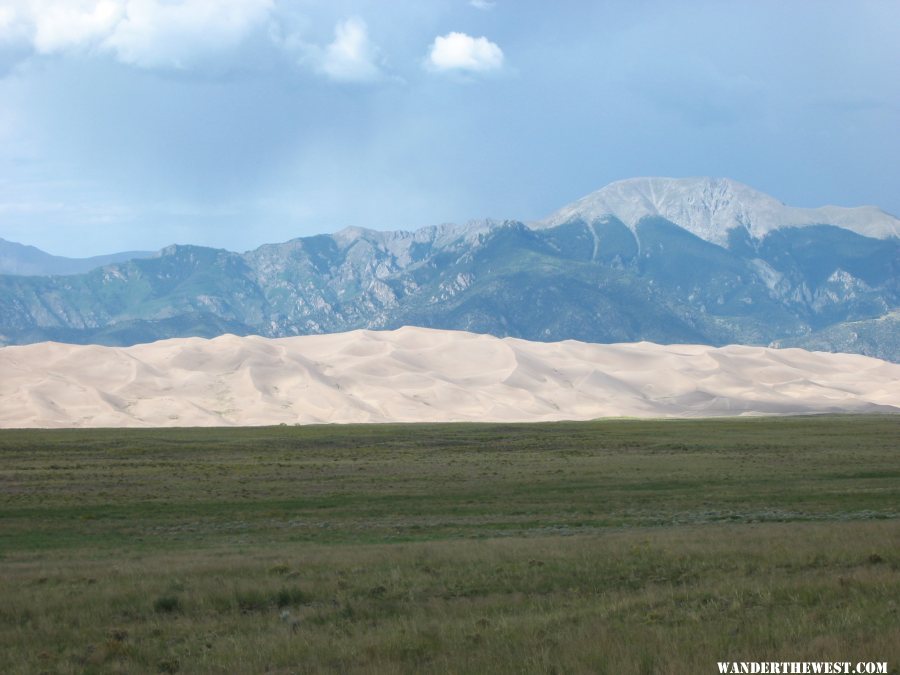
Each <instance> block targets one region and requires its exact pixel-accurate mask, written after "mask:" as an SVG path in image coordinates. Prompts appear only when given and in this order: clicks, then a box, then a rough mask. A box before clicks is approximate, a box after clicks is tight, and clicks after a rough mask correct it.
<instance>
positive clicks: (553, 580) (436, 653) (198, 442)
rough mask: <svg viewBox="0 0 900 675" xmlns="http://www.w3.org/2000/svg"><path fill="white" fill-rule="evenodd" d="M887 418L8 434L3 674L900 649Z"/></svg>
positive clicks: (423, 665) (3, 491) (894, 473)
mask: <svg viewBox="0 0 900 675" xmlns="http://www.w3.org/2000/svg"><path fill="white" fill-rule="evenodd" d="M898 604H900V417H897V416H872V417H809V418H799V417H793V418H757V419H728V420H702V421H683V420H682V421H631V420H609V421H601V422H592V423H558V424H537V425H489V424H485V425H468V424H459V425H361V426H339V427H329V426H317V427H269V428H249V429H247V428H245V429H175V430H146V431H145V430H91V431H77V430H66V431H2V432H0V672H3V673H40V672H47V673H83V672H84V673H107V672H126V673H144V672H184V673H263V672H274V673H294V672H296V673H317V672H347V673H383V672H384V673H413V672H429V673H431V672H434V673H487V672H498V673H581V672H584V673H603V672H609V673H691V674H693V673H714V672H717V669H716V663H715V662H716V661H717V660H739V659H743V660H754V661H759V660H792V661H796V660H801V661H802V660H816V661H822V660H837V661H887V662H888V666H889V669H890V670H891V671H892V672H900V671H898V667H900V607H898Z"/></svg>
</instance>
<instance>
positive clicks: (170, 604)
mask: <svg viewBox="0 0 900 675" xmlns="http://www.w3.org/2000/svg"><path fill="white" fill-rule="evenodd" d="M153 609H154V611H156V612H159V613H160V614H178V613H180V612H181V600H179V599H178V596H177V595H162V596H160V597H158V598H157V599H156V602H154V603H153Z"/></svg>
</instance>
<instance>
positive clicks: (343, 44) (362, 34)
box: [317, 17, 382, 82]
mask: <svg viewBox="0 0 900 675" xmlns="http://www.w3.org/2000/svg"><path fill="white" fill-rule="evenodd" d="M317 52H318V53H317V61H318V63H317V67H318V69H319V70H320V71H321V72H322V73H324V74H325V75H327V76H328V77H330V78H331V79H332V80H337V81H340V82H372V81H374V80H378V79H380V78H381V76H382V73H381V69H380V68H379V67H378V60H379V50H378V48H377V47H376V46H375V45H374V44H373V43H372V41H371V40H369V33H368V29H367V28H366V24H365V22H364V21H363V20H362V19H359V18H357V17H351V18H349V19H347V20H346V21H341V22H339V23H338V24H337V26H335V28H334V41H333V42H332V43H331V44H329V45H328V46H327V47H325V49H324V50H317Z"/></svg>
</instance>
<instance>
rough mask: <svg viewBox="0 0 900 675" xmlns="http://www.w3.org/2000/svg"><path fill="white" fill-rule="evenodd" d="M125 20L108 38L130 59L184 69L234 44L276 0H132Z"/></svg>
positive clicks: (145, 64) (148, 65)
mask: <svg viewBox="0 0 900 675" xmlns="http://www.w3.org/2000/svg"><path fill="white" fill-rule="evenodd" d="M125 5H126V11H125V16H124V17H123V20H122V21H120V22H119V23H118V24H117V25H116V28H115V30H114V31H113V32H112V33H111V34H110V35H109V36H108V37H107V38H106V39H105V40H104V41H103V44H102V47H103V48H106V49H110V50H112V51H113V52H114V53H115V54H116V56H117V58H118V59H119V60H120V61H122V62H124V63H130V64H132V65H136V66H142V67H146V68H153V67H160V66H162V67H174V68H184V67H188V66H190V65H191V63H192V62H193V61H194V60H196V59H202V58H203V57H205V56H208V55H210V54H215V53H218V52H221V51H225V50H228V49H232V48H234V47H236V46H237V45H238V44H240V42H241V41H243V40H244V38H246V37H247V36H248V35H249V33H250V32H251V31H253V30H254V29H255V28H257V27H258V26H259V25H260V24H262V23H263V22H264V21H265V20H266V19H267V18H268V16H269V13H270V12H271V10H272V8H273V2H272V0H182V2H179V3H172V2H164V1H163V0H127V1H126V2H125Z"/></svg>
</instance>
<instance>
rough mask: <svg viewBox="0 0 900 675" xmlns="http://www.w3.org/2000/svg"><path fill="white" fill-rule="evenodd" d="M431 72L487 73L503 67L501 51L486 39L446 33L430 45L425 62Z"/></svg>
mask: <svg viewBox="0 0 900 675" xmlns="http://www.w3.org/2000/svg"><path fill="white" fill-rule="evenodd" d="M425 64H426V66H427V67H428V68H430V69H432V70H441V71H452V70H461V71H468V72H487V71H490V70H499V69H500V68H502V67H503V50H501V49H500V47H498V46H497V45H496V44H495V43H493V42H491V41H490V40H488V39H487V38H486V37H477V38H476V37H472V36H471V35H466V34H465V33H455V32H454V33H447V35H443V36H438V37H436V38H435V39H434V42H433V43H432V44H431V51H430V52H429V53H428V58H427V60H426V62H425Z"/></svg>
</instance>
